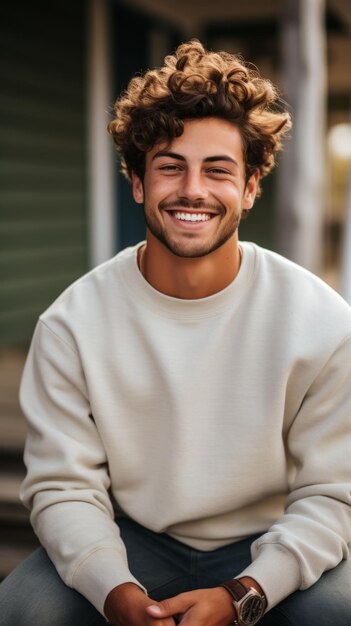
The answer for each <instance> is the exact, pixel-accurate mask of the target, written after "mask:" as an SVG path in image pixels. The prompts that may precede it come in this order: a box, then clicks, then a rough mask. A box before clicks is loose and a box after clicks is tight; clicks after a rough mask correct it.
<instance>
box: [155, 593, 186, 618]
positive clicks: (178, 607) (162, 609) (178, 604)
mask: <svg viewBox="0 0 351 626" xmlns="http://www.w3.org/2000/svg"><path fill="white" fill-rule="evenodd" d="M189 606H190V602H189V600H188V599H187V598H186V594H180V595H178V596H174V597H173V598H168V599H167V600H162V602H158V604H151V605H150V606H147V607H146V612H147V613H148V615H150V616H151V617H155V618H157V617H159V618H160V617H161V618H162V617H171V616H172V615H176V614H177V613H184V612H185V611H186V610H187V609H188V608H189Z"/></svg>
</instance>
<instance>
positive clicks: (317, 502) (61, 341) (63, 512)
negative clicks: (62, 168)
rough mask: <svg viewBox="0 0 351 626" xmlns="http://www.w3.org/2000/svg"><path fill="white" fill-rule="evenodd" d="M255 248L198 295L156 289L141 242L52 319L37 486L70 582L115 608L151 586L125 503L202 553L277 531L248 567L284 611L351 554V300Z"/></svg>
mask: <svg viewBox="0 0 351 626" xmlns="http://www.w3.org/2000/svg"><path fill="white" fill-rule="evenodd" d="M242 248H243V261H242V264H241V268H240V271H239V273H238V275H237V277H236V278H235V280H234V281H233V282H232V283H231V284H230V285H229V286H228V287H227V288H226V289H224V290H223V291H220V292H219V293H217V294H215V295H213V296H210V297H207V298H203V299H198V300H181V299H177V298H172V297H169V296H166V295H164V294H162V293H160V292H158V291H156V290H155V289H153V288H152V287H151V286H150V285H149V284H148V283H147V282H146V281H145V280H144V278H143V276H142V275H141V273H140V272H139V270H138V266H137V246H136V247H133V248H128V249H126V250H124V251H123V252H121V253H120V254H118V255H117V256H116V257H114V258H113V259H111V260H110V261H108V262H107V263H104V264H103V265H101V266H99V267H97V268H96V269H94V270H93V271H91V272H90V273H89V274H87V275H85V276H83V277H82V278H81V279H79V280H78V281H77V282H75V283H74V284H73V285H71V286H70V287H69V288H68V289H67V290H66V291H65V292H64V293H63V294H62V295H61V296H60V297H59V298H58V299H57V300H56V302H54V304H53V305H52V306H50V308H49V309H48V310H47V311H46V312H45V313H44V314H43V315H42V316H41V318H40V320H39V322H38V325H37V328H36V331H35V334H34V338H33V342H32V346H31V349H30V352H29V356H28V360H27V363H26V366H25V371H24V376H23V381H22V386H21V394H20V396H21V404H22V408H23V410H24V412H25V414H26V416H27V420H28V429H29V433H28V439H27V444H26V449H25V462H26V465H27V468H28V474H27V477H26V479H25V481H24V484H23V488H22V498H23V501H24V503H25V504H26V506H27V507H29V508H30V509H31V511H32V512H31V521H32V524H33V527H34V529H35V532H36V533H37V535H38V537H39V539H40V541H41V543H42V545H43V546H44V547H45V548H46V550H47V552H48V554H49V556H50V558H51V559H52V561H53V562H54V564H55V566H56V568H57V570H58V572H59V574H60V575H61V577H62V578H63V580H64V581H65V583H66V584H67V585H69V586H71V587H73V588H75V589H77V590H78V591H79V592H80V593H82V594H83V595H84V596H85V597H86V598H87V599H88V600H89V601H90V602H91V603H92V604H93V605H95V606H96V608H97V609H98V610H99V611H100V612H101V613H103V605H104V601H105V598H106V596H107V594H108V593H109V591H110V590H111V589H112V588H113V587H115V586H116V585H118V584H120V583H123V582H127V581H132V582H139V581H136V580H135V579H134V577H133V575H132V574H131V573H130V571H129V569H128V565H127V558H126V551H125V547H124V545H123V543H122V541H121V539H120V536H119V530H118V524H117V523H116V522H115V510H116V508H117V509H118V511H122V512H123V514H125V515H128V516H130V517H131V518H132V519H134V520H136V521H137V522H139V523H140V524H142V525H143V526H145V527H147V528H149V529H152V530H153V531H156V532H166V533H168V534H169V535H171V536H172V537H174V538H176V539H178V540H179V541H181V542H183V543H185V544H187V545H189V546H193V547H194V548H198V549H200V550H213V549H215V548H218V547H220V546H224V545H226V544H228V543H230V542H234V541H237V540H240V539H242V538H244V537H247V536H249V535H252V534H254V533H259V534H260V538H259V539H258V540H257V541H255V542H254V543H253V545H252V559H253V560H252V564H251V565H250V566H249V567H248V568H247V569H246V570H245V572H242V573H243V574H244V573H245V574H246V575H250V576H252V577H253V578H255V579H256V580H257V581H258V582H259V584H260V585H261V586H262V588H263V589H264V591H265V592H266V594H267V597H268V602H269V607H272V606H274V605H275V604H276V603H278V602H279V601H281V600H282V599H283V598H284V597H286V596H287V595H289V594H290V593H292V592H293V591H295V590H296V589H299V588H300V589H305V588H307V587H309V586H310V585H312V584H313V583H314V582H315V581H316V580H317V579H318V578H319V577H320V576H321V574H322V573H323V572H324V571H325V570H327V569H330V568H333V567H335V566H336V565H337V564H338V563H339V562H340V561H341V560H342V559H343V558H346V557H347V556H348V544H349V543H350V542H351V514H350V513H351V508H350V504H351V466H350V454H351V391H350V380H351V309H350V307H349V306H348V305H347V304H346V303H345V302H344V301H343V300H342V299H341V298H340V297H339V296H338V295H337V294H336V293H335V292H333V291H332V290H331V289H330V288H329V287H327V286H326V285H325V284H324V283H323V282H322V281H320V280H319V279H318V278H316V277H315V276H313V275H312V274H310V273H309V272H307V271H306V270H304V269H302V268H300V267H298V266H296V265H294V264H293V263H291V262H289V261H287V260H285V259H283V258H282V257H280V256H278V255H277V254H274V253H272V252H269V251H267V250H263V249H262V248H259V247H258V246H256V245H254V244H251V243H243V244H242ZM117 522H118V520H117ZM233 575H234V572H233Z"/></svg>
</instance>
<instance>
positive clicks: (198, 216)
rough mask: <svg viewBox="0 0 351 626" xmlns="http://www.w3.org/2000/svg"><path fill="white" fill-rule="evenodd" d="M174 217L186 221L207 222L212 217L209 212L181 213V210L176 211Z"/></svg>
mask: <svg viewBox="0 0 351 626" xmlns="http://www.w3.org/2000/svg"><path fill="white" fill-rule="evenodd" d="M174 217H176V218H177V220H183V221H185V222H207V221H208V220H210V219H211V215H209V214H208V213H180V212H179V211H176V212H175V213H174Z"/></svg>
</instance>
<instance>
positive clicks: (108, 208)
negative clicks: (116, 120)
mask: <svg viewBox="0 0 351 626" xmlns="http://www.w3.org/2000/svg"><path fill="white" fill-rule="evenodd" d="M88 54H89V57H88V84H89V89H88V134H89V239H90V264H91V266H92V267H94V266H95V265H97V264H99V263H102V262H103V261H105V260H107V259H108V258H110V257H111V256H113V254H115V251H116V235H117V233H116V197H115V196H116V187H115V180H114V179H115V175H114V159H115V156H114V151H113V145H112V144H113V142H112V138H111V137H110V136H109V135H108V133H107V130H106V127H107V124H108V122H109V120H110V117H109V115H108V111H109V110H110V108H111V106H112V104H113V97H112V91H111V87H112V71H111V51H110V25H109V16H108V1H107V0H89V39H88Z"/></svg>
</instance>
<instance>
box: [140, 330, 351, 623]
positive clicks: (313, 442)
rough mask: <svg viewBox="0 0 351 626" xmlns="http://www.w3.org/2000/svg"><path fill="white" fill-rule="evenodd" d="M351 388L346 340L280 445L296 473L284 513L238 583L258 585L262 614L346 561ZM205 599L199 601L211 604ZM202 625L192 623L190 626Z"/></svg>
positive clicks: (350, 524)
mask: <svg viewBox="0 0 351 626" xmlns="http://www.w3.org/2000/svg"><path fill="white" fill-rule="evenodd" d="M350 380H351V340H350V338H347V339H346V340H345V341H343V342H342V343H341V344H340V345H339V346H338V347H337V349H336V350H335V351H334V352H333V354H332V355H331V356H330V358H329V359H328V361H327V362H326V363H325V364H324V366H323V367H322V368H321V369H320V371H319V373H318V375H317V376H316V378H315V380H314V382H313V384H312V385H311V386H310V388H309V390H308V393H307V394H306V395H305V398H304V400H303V402H302V404H301V406H300V409H299V411H298V413H297V414H296V416H295V419H294V420H293V422H292V424H291V426H290V429H289V431H288V433H287V439H286V445H287V451H288V454H289V455H290V456H291V458H292V459H293V461H294V465H295V468H296V471H295V474H294V476H293V478H292V480H291V485H290V493H289V496H288V498H287V502H286V510H285V513H284V515H283V516H282V517H281V518H280V519H278V520H277V522H276V523H275V524H274V525H273V526H272V527H271V528H269V530H268V531H267V532H266V533H265V534H264V535H263V536H262V537H260V538H259V539H258V540H257V541H256V542H254V544H253V546H252V552H253V562H252V564H251V565H250V566H249V567H248V568H246V570H245V571H244V572H242V573H241V576H240V578H242V577H251V584H253V586H255V584H254V583H255V581H258V582H259V583H260V586H261V587H262V588H263V589H264V591H265V592H266V596H267V600H268V609H269V608H272V607H273V606H274V605H276V604H277V603H279V602H280V601H281V600H283V599H284V598H285V597H287V596H288V595H290V594H291V593H293V592H294V591H295V590H297V589H306V588H308V587H309V586H311V585H313V584H314V583H315V582H316V581H317V580H318V578H319V577H320V576H321V575H322V573H323V572H324V571H326V570H328V569H331V568H333V567H335V566H336V565H338V563H339V562H340V561H341V560H342V559H343V558H347V556H348V554H349V547H348V544H349V543H350V542H351V507H350V505H351V475H350V450H351V393H350ZM282 571H283V572H284V577H282V575H281V573H282ZM252 579H253V581H252ZM256 589H257V586H256ZM257 590H258V591H259V587H258V589H257ZM208 591H209V590H207V592H208ZM207 592H206V596H205V597H204V600H205V601H206V600H207V599H208V598H209V597H210V596H209V594H208V593H207ZM193 593H197V592H193ZM184 596H187V597H184ZM193 599H194V598H191V597H190V596H188V594H182V596H179V597H178V598H173V599H170V600H169V601H168V602H169V604H168V606H171V608H174V607H178V606H179V605H180V603H181V602H191V601H192V600H193ZM199 600H201V598H200V597H199ZM214 601H215V598H214ZM219 601H220V600H219V599H218V604H217V608H219ZM148 610H149V611H150V609H148ZM189 610H190V607H189ZM168 614H169V613H167V612H165V613H162V615H168ZM187 623H188V622H187ZM201 623H202V622H201V620H199V621H191V622H189V626H200V624H201ZM206 623H208V626H211V625H212V623H213V624H216V623H217V622H215V621H214V622H212V621H211V620H210V619H209V621H208V622H206ZM228 623H229V622H228Z"/></svg>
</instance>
